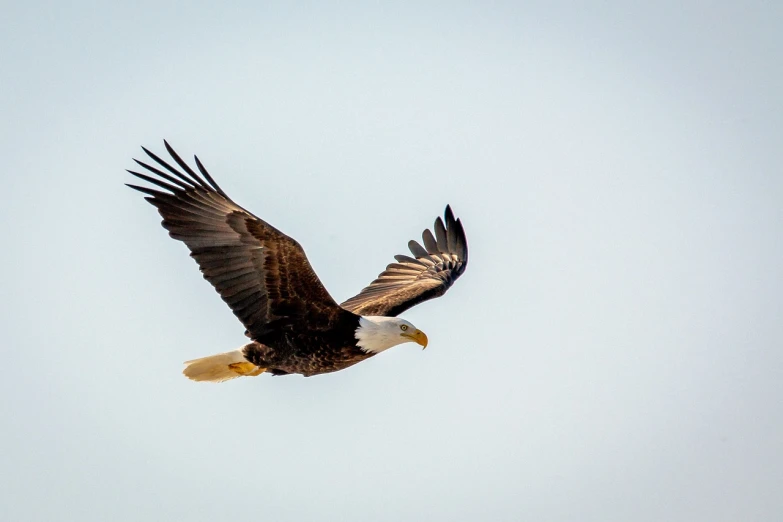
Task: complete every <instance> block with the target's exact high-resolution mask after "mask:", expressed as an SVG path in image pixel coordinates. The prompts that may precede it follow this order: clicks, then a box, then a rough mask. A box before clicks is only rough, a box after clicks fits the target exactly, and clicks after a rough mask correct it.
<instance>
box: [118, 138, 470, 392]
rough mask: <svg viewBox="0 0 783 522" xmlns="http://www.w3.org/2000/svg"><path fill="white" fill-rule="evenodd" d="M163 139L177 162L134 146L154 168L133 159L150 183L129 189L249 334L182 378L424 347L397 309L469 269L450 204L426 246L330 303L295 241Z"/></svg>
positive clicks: (315, 366) (335, 362) (328, 364)
mask: <svg viewBox="0 0 783 522" xmlns="http://www.w3.org/2000/svg"><path fill="white" fill-rule="evenodd" d="M164 144H165V147H166V150H167V151H168V153H169V155H170V156H171V158H172V159H173V160H174V163H176V165H177V166H179V169H177V167H175V166H173V165H171V163H169V162H167V161H165V160H163V159H161V158H160V157H158V156H157V155H155V154H154V153H152V152H150V151H149V150H147V149H146V148H144V147H142V149H143V150H144V152H145V153H146V154H147V156H149V157H150V159H152V161H154V163H155V164H156V165H150V164H149V163H145V162H143V161H139V160H136V159H134V161H135V162H136V163H137V164H138V165H139V166H140V167H142V168H143V169H144V170H145V171H146V173H141V172H136V171H132V170H128V172H129V173H131V174H133V175H134V176H136V177H137V178H140V179H142V180H144V181H146V182H148V183H150V184H152V185H154V186H156V187H157V188H155V189H153V188H149V187H143V186H138V185H128V186H129V187H131V188H133V189H136V190H138V191H139V192H143V193H144V194H146V195H147V196H146V197H145V199H146V200H147V201H149V202H150V203H151V204H152V205H154V206H155V207H156V208H157V209H158V212H159V213H160V215H161V216H162V217H163V222H162V225H163V228H165V229H166V230H168V231H169V235H170V236H171V237H172V238H174V239H177V240H179V241H182V242H183V243H185V245H187V247H188V249H190V255H191V257H192V258H193V259H195V260H196V263H198V266H199V268H200V269H201V272H202V274H203V275H204V279H206V280H207V281H209V282H210V283H211V284H212V286H213V287H215V290H217V292H218V293H219V294H220V297H221V298H222V299H223V301H225V302H226V304H227V305H228V306H229V307H230V308H231V310H232V311H233V312H234V315H236V316H237V318H238V319H239V320H240V321H241V322H242V324H243V325H244V326H245V329H246V331H245V335H246V336H247V337H248V338H249V339H250V340H251V342H250V343H248V344H246V345H244V346H243V347H242V348H239V349H238V350H233V351H230V352H226V353H221V354H218V355H212V356H209V357H203V358H201V359H194V360H192V361H187V362H186V363H185V365H186V367H185V370H184V371H183V373H184V374H185V375H186V376H187V377H188V378H190V379H192V380H194V381H209V382H222V381H226V380H229V379H233V378H236V377H241V376H256V375H260V374H261V373H264V372H266V373H271V374H273V375H286V374H301V375H304V376H310V375H318V374H321V373H329V372H335V371H338V370H342V369H344V368H347V367H349V366H352V365H354V364H356V363H358V362H361V361H363V360H365V359H368V358H370V357H372V356H373V355H375V354H378V353H380V352H382V351H384V350H387V349H388V348H391V347H392V346H396V345H398V344H402V343H407V342H414V343H417V344H419V345H421V346H423V347H426V346H427V336H426V335H425V334H424V332H422V331H421V330H419V329H418V328H416V327H415V326H414V325H412V324H411V323H410V322H408V321H406V320H405V319H401V318H398V317H397V315H399V314H400V313H402V312H404V311H405V310H407V309H408V308H410V307H412V306H414V305H416V304H418V303H421V302H423V301H426V300H428V299H432V298H435V297H439V296H441V295H443V294H444V293H445V292H446V290H448V289H449V287H451V285H452V284H454V281H456V280H457V278H458V277H459V276H460V275H462V273H463V272H464V271H465V268H466V267H467V264H468V245H467V241H466V239H465V231H464V229H463V228H462V223H461V222H460V220H459V219H455V218H454V214H453V213H452V211H451V208H450V207H449V206H447V207H446V211H445V215H444V219H441V218H440V217H439V218H437V219H436V220H435V225H434V227H433V229H434V231H435V232H434V234H433V233H432V232H431V231H430V230H424V232H423V234H422V240H423V243H424V246H422V245H421V244H419V243H417V242H416V241H410V242H409V243H408V248H409V249H410V251H411V253H412V254H413V256H412V257H411V256H407V255H398V256H394V257H395V259H396V260H397V262H396V263H391V264H389V265H388V266H387V267H386V270H384V271H383V272H381V274H380V275H379V276H378V278H377V279H375V280H374V281H373V282H372V283H370V284H369V286H367V287H366V288H364V289H363V290H362V291H361V292H359V293H358V294H357V295H355V296H354V297H351V298H350V299H348V300H347V301H345V302H344V303H342V304H339V305H338V304H337V303H336V302H335V300H334V299H333V298H332V296H331V295H329V292H328V291H327V290H326V288H324V286H323V284H321V281H320V280H319V279H318V276H317V275H316V274H315V271H314V270H313V267H312V266H310V263H309V262H308V260H307V256H306V255H305V252H304V249H302V247H301V245H300V244H299V243H298V242H297V241H296V240H294V239H293V238H291V237H289V236H287V235H285V234H284V233H282V232H280V231H279V230H277V229H276V228H275V227H273V226H272V225H270V224H269V223H267V222H265V221H264V220H262V219H261V218H259V217H257V216H255V215H254V214H252V213H250V212H248V211H247V210H245V209H244V208H242V207H241V206H239V205H238V204H236V203H235V202H234V201H233V200H232V199H231V198H230V197H228V195H227V194H226V193H225V192H223V190H222V189H221V188H220V187H219V186H218V184H217V183H215V180H214V179H212V176H210V175H209V173H208V172H207V170H206V169H205V168H204V165H202V163H201V161H199V159H198V157H194V159H195V163H196V167H197V169H198V172H199V173H200V175H199V173H197V172H195V171H194V170H193V169H192V168H191V167H190V166H189V165H188V164H187V163H185V162H184V161H183V160H182V159H181V158H180V157H179V155H177V153H176V152H175V151H174V149H172V148H171V146H170V145H169V144H168V143H167V142H165V141H164ZM180 169H181V170H180ZM160 189H162V190H160Z"/></svg>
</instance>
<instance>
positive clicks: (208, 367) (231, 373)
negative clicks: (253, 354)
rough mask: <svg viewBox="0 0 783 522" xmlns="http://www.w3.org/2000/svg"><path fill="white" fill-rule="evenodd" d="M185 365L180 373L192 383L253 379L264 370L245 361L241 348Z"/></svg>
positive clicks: (188, 362) (186, 362) (195, 360)
mask: <svg viewBox="0 0 783 522" xmlns="http://www.w3.org/2000/svg"><path fill="white" fill-rule="evenodd" d="M185 364H186V365H187V366H185V369H184V370H182V373H184V374H185V377H187V378H188V379H191V380H193V381H207V382H223V381H228V380H229V379H235V378H237V377H244V376H249V377H255V376H256V375H260V374H261V373H263V372H264V370H266V368H259V367H258V366H256V365H255V364H253V363H251V362H249V361H248V360H247V359H245V356H244V355H243V354H242V348H240V349H239V350H233V351H231V352H226V353H219V354H217V355H210V356H209V357H202V358H201V359H193V360H192V361H185Z"/></svg>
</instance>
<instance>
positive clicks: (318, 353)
mask: <svg viewBox="0 0 783 522" xmlns="http://www.w3.org/2000/svg"><path fill="white" fill-rule="evenodd" d="M324 326H325V328H322V329H318V330H310V331H308V330H305V331H295V330H293V329H281V330H276V331H274V332H270V333H269V334H267V335H265V336H261V337H260V338H259V339H258V340H256V341H254V342H252V343H250V344H248V345H246V346H245V347H244V349H243V351H244V356H245V358H246V359H247V360H248V361H249V362H251V363H253V364H254V365H256V367H259V368H266V369H267V372H269V373H271V374H273V375H286V374H289V373H299V374H302V375H304V376H308V377H309V376H311V375H317V374H320V373H330V372H336V371H338V370H342V369H344V368H348V367H349V366H352V365H354V364H356V363H358V362H361V361H363V360H365V359H368V358H370V357H372V356H373V355H375V354H374V353H373V352H366V351H364V350H362V349H361V348H359V347H358V346H357V345H356V343H357V339H356V337H355V333H356V330H358V329H359V328H360V324H359V317H358V316H354V317H347V318H346V319H345V320H342V321H341V322H340V323H339V324H337V323H329V324H326V325H324Z"/></svg>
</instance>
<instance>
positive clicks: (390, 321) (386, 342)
mask: <svg viewBox="0 0 783 522" xmlns="http://www.w3.org/2000/svg"><path fill="white" fill-rule="evenodd" d="M356 341H357V342H356V345H357V346H358V347H359V348H361V349H362V350H364V351H365V352H367V353H379V352H382V351H384V350H388V349H389V348H391V347H392V346H396V345H398V344H402V343H410V342H414V343H418V344H420V345H421V346H423V347H425V348H426V347H427V336H426V335H424V332H422V331H421V330H419V329H417V328H416V327H415V326H413V325H412V324H411V323H410V322H408V321H406V320H405V319H400V318H399V317H380V316H368V317H360V318H359V328H357V329H356Z"/></svg>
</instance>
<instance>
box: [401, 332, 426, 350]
mask: <svg viewBox="0 0 783 522" xmlns="http://www.w3.org/2000/svg"><path fill="white" fill-rule="evenodd" d="M400 335H402V336H403V337H407V338H408V339H410V340H411V341H413V342H414V343H416V344H419V345H421V347H422V350H423V349H424V348H426V347H427V343H428V342H429V341H428V339H427V334H425V333H424V332H422V331H421V330H416V331H415V332H413V333H404V334H400Z"/></svg>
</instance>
